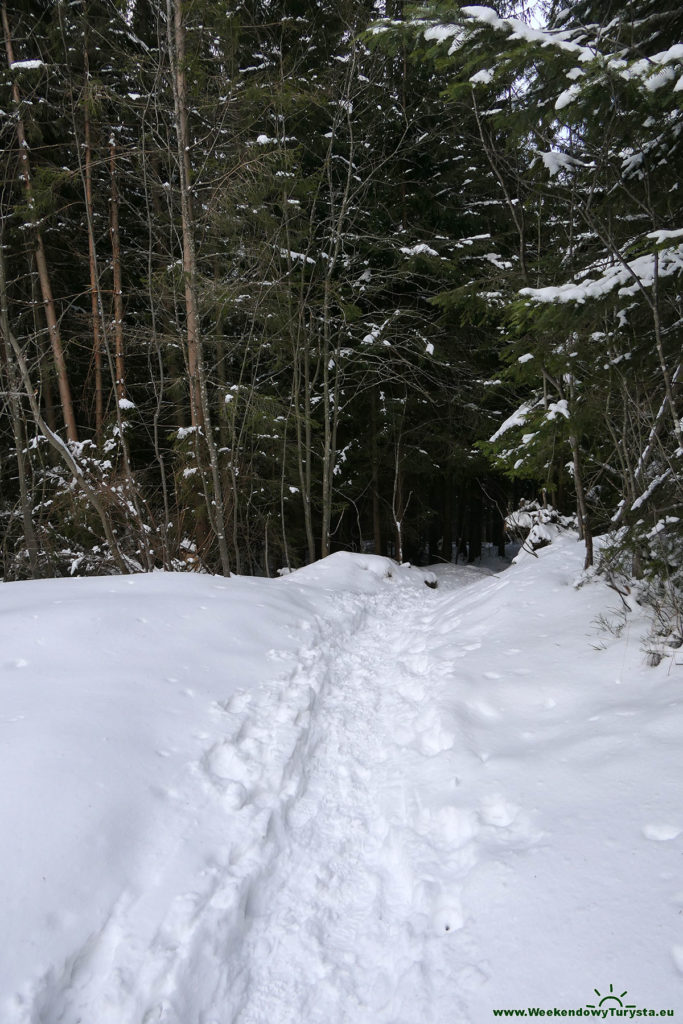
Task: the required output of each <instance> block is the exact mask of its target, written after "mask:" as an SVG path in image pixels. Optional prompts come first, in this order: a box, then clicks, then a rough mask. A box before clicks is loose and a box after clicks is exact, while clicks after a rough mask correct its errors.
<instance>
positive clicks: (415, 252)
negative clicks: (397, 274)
mask: <svg viewBox="0 0 683 1024" xmlns="http://www.w3.org/2000/svg"><path fill="white" fill-rule="evenodd" d="M400 251H401V252H402V253H404V254H405V255H406V256H438V255H439V254H438V252H437V251H436V249H432V248H431V246H429V245H427V243H426V242H418V243H417V245H413V246H405V245H404V246H401V250H400Z"/></svg>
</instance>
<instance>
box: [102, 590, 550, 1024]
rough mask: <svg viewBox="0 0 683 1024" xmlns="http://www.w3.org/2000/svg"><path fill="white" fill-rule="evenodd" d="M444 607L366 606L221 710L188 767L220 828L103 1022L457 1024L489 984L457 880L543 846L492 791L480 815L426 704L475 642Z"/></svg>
mask: <svg viewBox="0 0 683 1024" xmlns="http://www.w3.org/2000/svg"><path fill="white" fill-rule="evenodd" d="M454 578H455V579H457V580H458V582H460V583H461V584H462V583H463V582H477V583H479V586H478V587H477V595H478V598H479V599H481V598H482V597H485V596H486V594H487V593H488V592H489V591H490V590H491V589H492V588H493V589H496V588H498V587H499V586H500V585H501V584H500V582H499V581H498V580H496V579H493V580H492V581H491V582H490V583H489V584H488V585H487V584H485V585H484V590H482V588H481V583H482V573H480V572H470V573H469V574H468V573H467V572H461V575H459V576H455V577H454ZM462 595H463V599H464V598H465V595H466V590H464V589H463V591H462ZM354 600H355V602H356V604H357V599H349V598H340V601H341V603H342V605H343V604H344V603H346V604H348V605H349V606H352V605H353V603H354ZM450 603H451V604H453V598H451V600H450ZM457 603H459V597H457V598H456V604H457ZM443 604H444V599H443V592H440V594H439V595H438V596H437V595H435V594H434V593H433V592H432V591H430V590H428V589H426V588H424V587H423V586H421V585H420V586H419V587H417V586H416V587H414V588H405V587H404V588H396V589H395V590H393V591H392V590H389V591H387V592H385V593H383V594H381V595H380V596H378V597H374V598H370V599H368V600H367V602H366V604H365V609H364V611H363V613H362V617H361V621H360V622H358V621H357V623H356V628H355V629H354V630H353V631H352V632H350V633H346V634H345V635H344V634H342V635H339V634H338V633H337V632H336V630H328V632H327V635H326V637H325V642H324V644H323V645H322V646H316V647H312V648H310V649H308V650H306V651H304V652H303V655H302V658H301V664H300V666H299V667H298V669H297V671H296V672H295V674H294V677H293V679H292V680H291V682H290V684H289V685H288V686H287V687H286V688H285V689H284V690H282V689H281V690H279V691H277V690H275V689H273V690H262V691H259V692H256V693H246V694H242V695H239V696H237V697H235V698H233V699H232V700H231V701H230V702H229V703H228V704H227V705H226V707H225V708H224V709H223V713H224V719H225V727H226V732H225V738H224V740H223V741H221V742H220V743H218V744H216V745H215V746H214V747H212V749H210V750H209V751H208V752H207V754H206V756H205V757H204V758H203V760H202V763H201V767H200V771H201V772H202V773H204V776H205V781H206V786H207V788H208V790H209V792H210V794H211V796H212V798H213V799H215V800H217V801H218V802H219V804H221V805H222V807H223V810H225V809H227V810H228V811H229V812H230V817H229V819H228V822H229V832H228V834H226V835H225V836H224V837H223V838H222V839H220V838H219V836H218V835H217V836H216V840H217V841H216V843H215V844H214V845H213V847H212V849H211V862H210V863H209V864H207V865H206V867H205V869H204V872H203V875H204V877H203V879H200V880H199V881H200V885H199V887H198V890H195V891H191V892H187V893H183V894H179V896H178V897H177V898H176V900H175V903H174V905H173V907H172V909H171V913H170V914H169V915H168V917H167V919H166V921H165V922H164V925H163V928H162V929H161V930H160V932H159V934H158V935H157V936H156V937H155V938H154V940H153V942H152V943H151V949H150V950H149V951H148V952H147V954H146V955H145V957H144V966H143V970H142V976H141V977H138V978H137V979H136V980H135V982H132V984H131V988H132V996H133V998H132V1000H131V1002H130V1003H129V1006H128V1013H129V1016H124V1017H123V1018H122V1017H121V1007H120V993H119V994H118V995H113V998H112V1005H113V1006H115V1007H116V1010H115V1011H114V1012H112V1016H111V1019H112V1021H113V1020H114V1017H115V1016H116V1015H118V1016H117V1020H118V1021H121V1020H126V1021H127V1020H129V1019H130V1021H131V1022H134V1024H137V1022H138V1021H144V1022H145V1024H148V1022H152V1021H163V1022H168V1024H188V1022H190V1021H198V1022H199V1021H201V1022H202V1024H204V1022H206V1024H229V1022H230V1024H232V1022H234V1024H265V1022H272V1024H290V1022H291V1024H294V1022H295V1021H296V1022H300V1021H302V1020H305V1021H306V1022H307V1024H318V1022H320V1024H322V1022H323V1021H324V1022H326V1024H328V1022H330V1021H337V1022H346V1021H348V1022H353V1024H365V1022H367V1024H370V1022H375V1024H380V1022H383V1021H386V1022H392V1024H418V1022H420V1024H421V1022H425V1021H436V1020H440V1019H444V1017H445V1016H447V1017H448V1019H450V1020H459V1019H462V1020H465V1019H468V1018H466V1016H464V1014H465V1013H466V1008H465V1003H464V1002H462V996H463V995H466V994H467V992H468V990H469V989H471V988H472V987H475V988H477V987H479V986H481V984H482V983H483V982H484V981H485V980H486V972H485V967H484V966H483V965H482V964H480V962H479V961H480V960H481V957H480V956H479V955H478V954H477V953H476V952H474V953H473V952H472V951H470V950H468V943H467V941H464V942H463V941H460V938H459V937H458V934H457V933H458V932H459V931H460V930H461V929H462V927H463V924H464V920H465V919H464V913H463V908H462V904H461V890H462V885H463V881H464V879H465V878H466V877H467V875H468V872H469V871H470V870H471V868H472V867H473V865H475V864H476V863H478V861H479V860H480V858H481V851H480V850H479V846H480V845H481V844H482V843H484V844H485V845H487V846H488V847H491V846H494V847H495V846H496V845H500V844H502V845H503V846H504V847H505V850H506V851H507V853H509V850H510V848H511V847H516V848H526V847H527V846H529V845H530V844H531V843H533V842H534V841H535V838H536V836H535V833H534V832H533V829H532V828H531V826H530V824H529V823H528V822H527V821H526V819H524V818H523V817H520V816H519V815H518V808H516V807H512V806H509V805H508V804H507V803H506V801H505V799H504V798H502V797H501V796H500V795H499V794H489V796H488V798H487V800H486V801H484V803H483V805H482V806H481V808H477V807H476V806H473V800H472V793H471V791H470V787H469V786H468V781H469V779H470V777H471V775H472V774H473V773H475V774H476V773H477V772H479V771H480V770H481V766H482V763H483V761H484V760H485V757H486V755H485V753H484V752H482V751H478V750H476V749H473V747H472V742H471V741H469V740H468V737H467V736H466V735H464V734H463V732H462V729H461V726H460V724H459V722H458V720H457V719H456V717H455V716H454V715H453V714H452V711H450V712H447V711H445V710H444V708H441V707H440V704H439V693H440V689H442V690H444V691H445V692H446V694H448V692H449V691H451V690H452V686H453V683H454V664H455V663H456V661H455V660H454V659H457V658H458V657H460V656H464V655H465V654H466V653H467V652H468V651H472V650H476V649H478V648H479V647H480V645H481V630H479V629H475V630H474V631H473V632H470V633H468V632H466V631H465V632H462V633H458V621H457V619H455V618H454V617H453V616H449V617H448V618H447V619H446V620H445V621H444V618H443V613H442V609H443ZM444 645H445V646H446V647H447V648H448V651H449V657H447V658H444V650H443V648H444ZM450 696H451V699H452V693H451V694H450ZM470 711H471V713H472V714H474V715H475V716H481V715H484V717H486V715H487V713H488V712H487V709H486V707H485V706H484V705H483V703H481V702H479V703H475V704H474V705H472V707H471V709H470ZM212 805H213V800H211V801H210V802H209V807H211V806H212ZM205 830H206V824H204V825H203V826H202V830H201V831H202V832H205ZM118 945H119V949H120V948H121V947H122V945H125V944H122V943H121V942H120V939H119V943H118ZM120 971H121V967H120V965H118V967H117V972H118V973H119V974H120ZM131 981H132V979H131ZM150 993H154V994H155V998H154V1000H153V1001H152V1002H148V1001H147V1000H148V998H149V994H150ZM102 1009H103V1007H102V1006H100V1009H99V1012H100V1017H99V1019H100V1021H101V1020H102V1019H103V1018H102V1016H101V1014H102Z"/></svg>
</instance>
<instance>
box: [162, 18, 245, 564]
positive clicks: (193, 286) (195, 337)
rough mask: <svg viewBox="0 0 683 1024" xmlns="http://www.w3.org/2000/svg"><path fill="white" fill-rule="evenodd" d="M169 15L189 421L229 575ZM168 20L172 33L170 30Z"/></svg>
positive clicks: (179, 44) (180, 44)
mask: <svg viewBox="0 0 683 1024" xmlns="http://www.w3.org/2000/svg"><path fill="white" fill-rule="evenodd" d="M166 14H167V19H168V24H167V29H168V47H169V58H170V61H171V77H172V79H173V102H174V109H175V128H176V141H177V144H178V170H179V174H180V210H181V221H182V233H183V276H184V278H185V317H186V329H187V360H188V374H189V378H190V408H191V412H192V425H193V426H194V427H195V428H196V430H197V433H196V434H195V437H196V439H197V460H198V462H199V437H198V434H199V433H200V432H203V434H204V438H205V441H206V447H207V450H208V454H209V465H210V468H211V481H212V490H213V494H212V497H211V498H210V499H209V498H208V497H207V506H206V508H207V513H208V516H209V522H210V524H211V526H212V528H213V531H214V534H215V536H216V540H217V541H218V551H219V555H220V560H221V569H222V572H223V575H224V576H229V575H230V553H229V551H228V541H227V536H226V531H225V504H224V500H223V487H222V482H221V477H220V468H219V464H218V452H217V451H216V444H215V440H214V437H213V433H212V427H211V414H210V406H209V396H208V389H207V385H206V376H205V373H204V366H203V359H202V339H201V332H200V324H199V314H198V304H197V261H196V254H195V245H194V218H193V213H192V193H191V181H192V167H191V164H190V132H189V126H188V118H187V84H186V77H185V25H184V24H183V12H182V0H166ZM171 25H173V34H172V32H171Z"/></svg>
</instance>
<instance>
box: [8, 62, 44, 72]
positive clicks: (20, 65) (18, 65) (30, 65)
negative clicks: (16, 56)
mask: <svg viewBox="0 0 683 1024" xmlns="http://www.w3.org/2000/svg"><path fill="white" fill-rule="evenodd" d="M44 67H45V61H44V60H14V61H12V63H11V64H10V69H11V70H12V71H26V70H28V71H31V70H34V69H35V68H44Z"/></svg>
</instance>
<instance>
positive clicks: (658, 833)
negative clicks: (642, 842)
mask: <svg viewBox="0 0 683 1024" xmlns="http://www.w3.org/2000/svg"><path fill="white" fill-rule="evenodd" d="M682 831H683V829H680V828H678V827H677V826H676V825H644V826H643V835H644V836H645V838H646V839H652V840H654V841H655V842H660V843H662V842H666V841H667V840H669V839H676V838H677V837H678V836H680V834H681V832H682Z"/></svg>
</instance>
